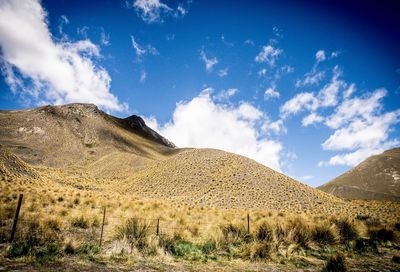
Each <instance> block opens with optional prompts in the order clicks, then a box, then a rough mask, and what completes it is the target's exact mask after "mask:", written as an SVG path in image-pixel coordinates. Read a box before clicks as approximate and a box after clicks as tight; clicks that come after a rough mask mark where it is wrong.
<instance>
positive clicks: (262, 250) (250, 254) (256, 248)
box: [241, 241, 272, 261]
mask: <svg viewBox="0 0 400 272" xmlns="http://www.w3.org/2000/svg"><path fill="white" fill-rule="evenodd" d="M271 252H272V247H271V244H270V243H268V242H264V241H261V242H259V241H257V242H252V243H249V244H246V245H245V246H244V247H243V249H242V252H241V257H242V258H246V259H249V260H252V261H263V260H269V259H271Z"/></svg>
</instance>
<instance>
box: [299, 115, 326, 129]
mask: <svg viewBox="0 0 400 272" xmlns="http://www.w3.org/2000/svg"><path fill="white" fill-rule="evenodd" d="M322 121H324V117H322V116H320V115H318V114H316V113H315V112H312V113H310V114H309V115H307V116H306V117H304V118H303V120H301V124H302V125H303V126H305V127H307V126H309V125H312V124H315V123H320V122H322Z"/></svg>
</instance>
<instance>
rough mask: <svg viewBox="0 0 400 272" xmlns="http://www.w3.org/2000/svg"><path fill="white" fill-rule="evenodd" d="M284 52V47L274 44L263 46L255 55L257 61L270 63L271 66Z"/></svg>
mask: <svg viewBox="0 0 400 272" xmlns="http://www.w3.org/2000/svg"><path fill="white" fill-rule="evenodd" d="M282 52H283V50H282V49H279V48H274V47H273V46H272V45H266V46H263V47H262V49H261V51H260V53H258V55H257V56H256V57H255V59H254V60H255V61H256V62H259V63H268V64H269V66H271V67H272V66H274V65H275V62H276V60H277V59H278V57H279V55H281V54H282Z"/></svg>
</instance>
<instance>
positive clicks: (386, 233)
mask: <svg viewBox="0 0 400 272" xmlns="http://www.w3.org/2000/svg"><path fill="white" fill-rule="evenodd" d="M368 236H369V237H370V238H371V240H372V241H376V242H394V241H396V240H397V239H396V234H395V232H394V231H393V230H392V229H389V228H386V227H374V228H370V229H368Z"/></svg>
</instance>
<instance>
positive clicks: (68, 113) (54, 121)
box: [0, 104, 175, 167]
mask: <svg viewBox="0 0 400 272" xmlns="http://www.w3.org/2000/svg"><path fill="white" fill-rule="evenodd" d="M0 127H1V130H0V144H2V145H4V146H5V147H7V148H8V149H9V150H10V151H12V152H13V153H15V154H16V155H18V156H19V157H20V158H21V159H23V160H24V161H26V162H28V163H30V164H34V165H44V166H51V167H62V166H65V165H68V164H71V163H78V162H82V161H85V160H97V159H100V158H101V157H103V156H105V155H107V154H109V153H112V152H115V151H123V152H129V153H133V154H137V155H139V156H141V157H144V158H153V157H159V156H163V154H164V153H169V152H171V150H173V149H174V148H175V146H174V144H172V143H171V142H169V141H168V140H167V139H165V138H164V137H162V136H160V135H159V134H158V133H156V132H155V131H153V130H152V129H150V128H149V127H147V126H146V125H145V123H144V121H143V120H142V119H141V118H140V117H138V116H135V115H133V116H130V117H128V118H125V119H120V118H117V117H113V116H111V115H108V114H106V113H104V112H103V111H101V110H99V109H98V108H97V107H96V106H95V105H92V104H69V105H64V106H44V107H40V108H36V109H31V110H19V111H0Z"/></svg>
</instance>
